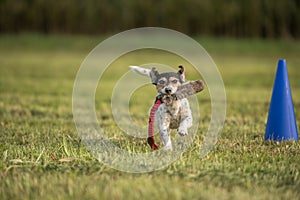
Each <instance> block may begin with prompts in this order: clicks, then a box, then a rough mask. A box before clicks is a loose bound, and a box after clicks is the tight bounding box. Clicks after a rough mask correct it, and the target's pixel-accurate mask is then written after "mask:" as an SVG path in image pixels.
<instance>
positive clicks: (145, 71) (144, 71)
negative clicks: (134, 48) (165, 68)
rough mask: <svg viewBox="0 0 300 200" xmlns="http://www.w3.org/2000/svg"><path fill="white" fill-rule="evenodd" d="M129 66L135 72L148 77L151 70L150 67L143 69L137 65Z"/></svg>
mask: <svg viewBox="0 0 300 200" xmlns="http://www.w3.org/2000/svg"><path fill="white" fill-rule="evenodd" d="M129 67H130V68H131V70H132V71H134V72H135V73H137V74H140V75H143V76H147V77H150V72H151V70H150V69H145V68H141V67H138V66H129Z"/></svg>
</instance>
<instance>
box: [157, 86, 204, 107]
mask: <svg viewBox="0 0 300 200" xmlns="http://www.w3.org/2000/svg"><path fill="white" fill-rule="evenodd" d="M204 87H205V85H204V82H203V81H202V80H196V81H189V82H185V83H183V84H182V85H180V86H178V88H177V90H176V92H175V93H174V94H172V93H166V94H162V93H161V94H160V95H161V99H162V102H163V103H165V104H166V105H171V104H172V103H173V102H174V101H176V100H179V99H183V98H186V97H188V96H191V95H193V94H196V93H198V92H201V91H202V90H203V89H204Z"/></svg>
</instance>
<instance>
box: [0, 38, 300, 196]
mask: <svg viewBox="0 0 300 200" xmlns="http://www.w3.org/2000/svg"><path fill="white" fill-rule="evenodd" d="M102 39H103V37H95V36H94V37H87V36H41V35H31V34H27V35H18V36H10V35H2V36H0V144H1V146H0V176H1V183H0V199H299V198H300V192H299V187H300V143H299V142H282V143H274V142H264V141H263V136H264V130H265V123H266V118H267V112H268V106H269V100H270V96H271V91H272V85H273V79H274V75H275V70H276V64H277V59H279V58H286V59H287V64H288V70H289V78H290V83H291V87H292V92H293V100H294V105H295V111H296V117H297V123H298V124H299V123H300V121H299V119H300V87H299V77H300V71H299V66H300V59H299V55H298V54H299V51H300V42H299V41H284V40H283V41H271V40H234V39H228V38H222V39H213V38H198V40H199V41H200V43H201V44H202V45H203V46H204V47H205V48H206V50H207V51H208V52H209V53H210V55H211V56H212V58H213V59H214V61H215V62H216V64H217V65H218V67H219V70H220V72H221V74H222V76H223V79H224V83H225V87H226V93H227V117H226V122H225V126H224V128H223V134H222V136H221V138H220V139H219V140H218V143H217V145H216V147H215V148H214V150H213V151H212V152H211V153H210V154H209V155H208V156H207V157H205V158H204V159H199V157H198V151H199V146H200V144H201V143H202V139H203V136H204V134H205V131H206V129H207V126H208V124H209V121H210V98H209V94H208V92H207V91H205V92H203V93H202V94H198V95H197V96H198V99H199V102H200V105H201V124H200V126H199V130H198V131H199V133H198V135H197V136H196V138H195V140H194V142H193V144H192V145H191V147H190V148H189V149H188V151H187V152H185V153H184V154H183V155H182V157H181V158H180V159H179V160H177V161H175V162H174V163H172V164H171V165H169V166H168V167H166V168H164V169H162V170H159V171H155V172H151V173H145V174H130V173H125V172H120V171H117V170H114V169H111V168H109V167H108V166H105V165H103V164H102V163H100V162H98V161H97V160H96V159H94V158H93V157H92V156H91V155H90V154H89V153H88V152H87V150H86V148H85V147H84V146H83V144H82V143H81V142H80V138H79V137H78V135H77V132H76V129H75V126H74V122H73V115H72V89H73V83H74V80H75V76H76V72H77V70H78V69H79V67H80V64H81V62H83V60H84V58H85V56H86V55H87V54H88V53H89V51H90V50H92V49H93V47H94V46H96V45H97V44H98V42H100V41H101V40H102ZM156 59H157V60H162V59H163V60H166V61H168V62H169V63H171V64H174V65H176V64H177V63H178V62H179V61H180V60H176V57H173V56H172V55H169V54H163V53H161V52H160V53H155V52H141V53H137V54H132V55H128V56H125V57H124V58H120V59H119V60H117V61H116V62H115V63H113V64H112V66H111V67H110V69H109V70H107V71H106V73H105V77H104V79H103V80H102V82H101V84H100V85H99V87H98V89H97V93H96V108H97V111H98V112H97V116H98V118H99V121H100V122H101V125H102V126H103V128H104V129H105V130H106V131H107V135H108V137H109V138H111V140H112V141H113V142H114V143H115V144H116V145H118V146H119V147H120V148H123V149H126V150H128V151H139V152H146V151H149V148H148V146H147V145H146V143H145V141H144V140H141V139H133V138H129V137H126V135H124V134H122V133H121V131H120V130H119V129H118V127H117V126H116V124H115V123H114V121H113V119H112V115H111V108H110V95H111V89H112V88H113V86H114V84H115V81H116V80H117V79H118V78H119V77H120V76H121V75H122V73H124V72H125V71H126V70H127V68H126V70H125V68H120V65H122V66H126V65H129V64H131V63H133V64H139V63H142V62H148V61H153V60H154V61H155V60H156ZM187 65H188V64H187ZM188 68H189V66H188ZM189 72H190V73H189ZM187 76H188V78H189V79H195V78H197V77H198V76H197V74H193V73H191V71H189V70H188V71H187ZM145 90H146V92H145V91H144V90H138V92H137V93H136V94H134V96H135V98H132V101H135V104H134V105H131V107H130V112H131V114H132V117H133V119H134V120H135V121H136V123H140V124H145V123H146V122H147V115H148V110H149V107H150V106H151V104H152V102H153V99H154V96H155V92H154V88H153V86H151V85H147V86H145ZM100 91H101V92H100ZM157 140H158V139H157Z"/></svg>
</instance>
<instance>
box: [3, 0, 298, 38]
mask: <svg viewBox="0 0 300 200" xmlns="http://www.w3.org/2000/svg"><path fill="white" fill-rule="evenodd" d="M0 17H1V18H0V32H2V33H20V32H39V33H45V34H51V33H68V34H73V33H80V34H99V33H100V34H103V33H112V32H119V31H123V30H127V29H131V28H136V27H143V26H158V27H165V28H170V29H174V30H177V31H180V32H183V33H185V34H189V35H193V36H195V35H210V36H230V37H239V38H240V37H259V38H299V37H300V1H299V0H287V1H273V0H261V1H258V0H250V1H244V0H226V1H223V0H201V1H199V0H178V1H173V0H165V1H161V0H147V1H141V0H100V1H98V0H89V1H84V0H64V1H50V0H1V1H0Z"/></svg>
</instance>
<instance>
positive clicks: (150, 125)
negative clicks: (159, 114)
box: [147, 99, 162, 150]
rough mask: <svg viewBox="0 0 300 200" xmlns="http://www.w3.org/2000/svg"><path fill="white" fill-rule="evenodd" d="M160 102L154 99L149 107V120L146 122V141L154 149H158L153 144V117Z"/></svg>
mask: <svg viewBox="0 0 300 200" xmlns="http://www.w3.org/2000/svg"><path fill="white" fill-rule="evenodd" d="M160 104H162V101H161V100H160V99H156V100H155V103H154V105H153V106H152V108H151V111H150V116H149V122H148V139H147V142H148V144H149V145H150V147H151V148H152V149H154V150H158V146H157V145H156V144H155V141H154V118H155V113H156V110H157V108H158V107H159V106H160Z"/></svg>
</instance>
